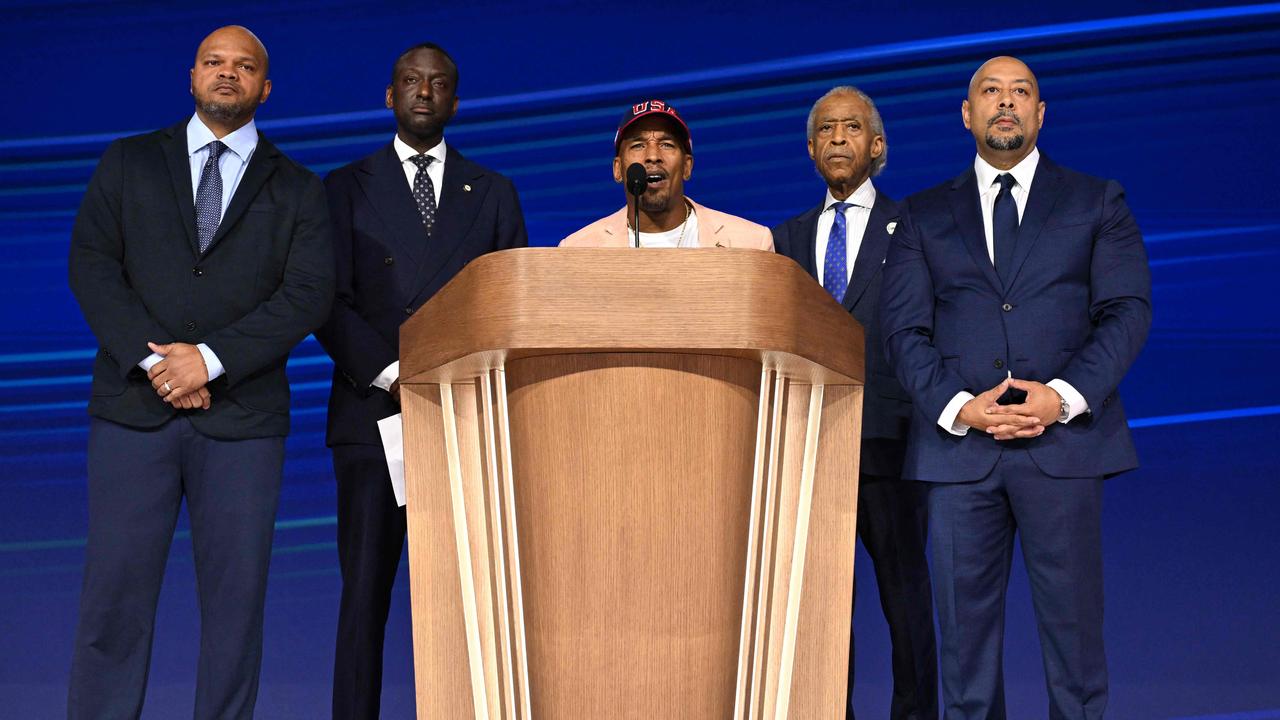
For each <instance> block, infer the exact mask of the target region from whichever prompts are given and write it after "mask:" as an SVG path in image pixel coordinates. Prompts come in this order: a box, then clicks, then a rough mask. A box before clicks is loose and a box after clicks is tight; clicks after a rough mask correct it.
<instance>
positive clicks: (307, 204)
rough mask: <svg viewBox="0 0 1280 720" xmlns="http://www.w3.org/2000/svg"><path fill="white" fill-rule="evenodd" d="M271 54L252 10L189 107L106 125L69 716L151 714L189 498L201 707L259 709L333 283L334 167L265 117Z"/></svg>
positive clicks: (231, 32)
mask: <svg viewBox="0 0 1280 720" xmlns="http://www.w3.org/2000/svg"><path fill="white" fill-rule="evenodd" d="M267 63H268V60H267V51H266V49H265V48H264V47H263V46H262V43H261V42H259V41H258V38H257V37H255V36H254V35H253V33H251V32H249V31H248V30H246V29H245V28H242V27H225V28H221V29H219V30H217V31H215V32H214V33H212V34H211V35H209V36H208V37H207V38H205V39H204V41H203V42H202V43H200V47H199V49H198V50H197V51H196V58H195V64H194V66H193V67H192V68H191V94H192V96H193V97H194V98H195V113H194V114H193V115H192V116H191V118H190V119H187V120H183V121H182V122H179V123H178V124H176V125H174V126H172V127H169V128H166V129H164V130H159V131H156V132H153V133H149V134H146V135H139V136H136V137H129V138H123V139H120V140H117V141H115V142H113V143H112V144H111V145H110V147H108V148H107V151H106V153H105V154H104V155H103V157H102V160H101V161H100V162H99V164H98V168H97V170H96V171H95V173H94V175H93V179H92V180H91V181H90V183H89V188H88V191H87V192H86V193H85V196H84V200H83V202H82V204H81V206H80V212H79V215H77V217H76V223H75V227H74V229H73V231H72V237H71V255H70V260H69V264H70V282H71V290H72V292H73V293H74V294H75V296H76V299H77V300H78V301H79V303H80V308H81V311H82V312H83V313H84V317H85V320H86V321H87V322H88V324H89V328H90V330H92V331H93V334H94V336H95V337H96V338H97V340H98V354H97V358H96V359H95V360H94V367H93V390H92V397H91V398H90V400H89V415H90V416H91V418H90V421H89V447H88V460H89V462H88V485H89V530H88V543H87V547H86V551H85V569H84V586H83V591H82V594H81V599H80V622H79V626H78V628H77V631H76V641H75V649H74V658H73V660H72V665H71V680H70V689H69V695H68V709H67V715H68V717H69V718H73V719H74V718H136V717H138V715H139V714H140V713H141V712H142V705H143V699H144V692H145V688H146V682H147V669H148V665H149V663H150V655H151V644H152V642H151V641H152V629H153V624H154V620H155V612H156V601H157V599H158V597H159V593H160V585H161V578H162V575H163V573H164V567H165V561H166V558H167V556H168V551H169V544H170V542H171V540H172V538H173V529H174V525H175V524H176V522H177V519H178V510H179V508H180V506H181V504H182V501H183V499H184V498H185V499H186V502H187V508H188V512H189V515H190V518H191V541H192V545H193V549H194V553H195V569H196V575H197V577H198V578H199V583H198V592H199V606H200V619H201V627H200V659H199V671H198V676H197V679H196V693H195V713H194V716H195V717H196V718H246V719H248V718H251V717H253V708H254V703H255V700H256V698H257V693H258V670H259V666H260V664H261V658H262V615H263V604H264V600H265V597H266V583H267V564H268V560H269V558H270V555H271V536H272V528H273V523H274V521H275V514H276V503H277V500H278V498H279V494H280V480H281V472H282V468H283V463H284V439H285V435H287V434H288V432H289V384H288V379H287V378H286V377H285V362H286V360H288V357H289V351H290V350H291V349H292V348H293V347H294V346H295V345H297V344H298V342H299V341H300V340H302V339H303V338H304V337H306V336H307V334H308V333H310V332H311V330H312V329H314V328H316V327H318V326H319V325H320V324H321V323H322V322H324V320H325V318H326V317H327V315H328V310H329V306H330V303H331V301H332V296H333V286H334V278H333V275H334V269H333V255H332V249H331V247H330V230H329V216H328V209H327V206H326V202H325V194H324V187H323V185H321V183H320V180H319V178H317V177H316V176H315V175H313V174H312V173H310V172H309V171H307V170H306V169H305V168H303V167H302V166H300V165H298V164H296V163H294V162H293V161H291V160H289V159H288V158H287V157H285V156H284V155H283V154H281V153H280V151H279V150H277V149H276V148H275V147H274V146H273V145H272V144H271V143H269V142H267V140H266V139H265V138H263V137H262V136H261V135H259V134H258V131H257V129H256V128H255V127H254V122H253V117H254V113H255V112H256V111H257V109H258V106H259V105H260V104H262V103H263V102H265V101H266V100H267V97H268V96H269V95H270V94H271V81H270V80H269V79H268V75H267V69H268V66H267ZM171 632H181V633H183V634H184V635H186V634H189V633H190V629H185V628H184V629H179V628H173V629H171Z"/></svg>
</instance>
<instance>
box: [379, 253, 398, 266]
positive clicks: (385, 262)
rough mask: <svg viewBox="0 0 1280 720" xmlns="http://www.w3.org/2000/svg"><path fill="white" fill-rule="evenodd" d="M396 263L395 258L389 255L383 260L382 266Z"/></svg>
mask: <svg viewBox="0 0 1280 720" xmlns="http://www.w3.org/2000/svg"><path fill="white" fill-rule="evenodd" d="M395 261H396V259H395V258H393V257H391V256H390V255H388V256H386V257H384V258H382V264H383V265H390V264H392V263H394V262H395Z"/></svg>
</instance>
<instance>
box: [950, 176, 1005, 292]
mask: <svg viewBox="0 0 1280 720" xmlns="http://www.w3.org/2000/svg"><path fill="white" fill-rule="evenodd" d="M949 197H950V201H951V214H952V215H953V216H954V217H955V219H956V226H957V227H958V228H959V229H960V237H961V239H962V241H963V242H964V244H965V247H966V248H968V249H969V255H970V256H972V258H973V262H974V263H976V264H977V266H978V269H979V270H981V272H982V274H983V276H985V277H986V278H987V282H989V283H991V287H993V288H995V289H996V290H997V291H1001V290H1003V289H1004V283H1002V282H1000V276H999V275H996V266H995V265H992V264H991V256H990V255H988V254H987V233H986V230H985V229H984V228H983V225H982V210H981V207H980V206H979V204H978V203H979V200H978V180H977V176H976V175H975V174H974V172H973V168H972V167H970V168H969V170H968V171H966V172H965V173H964V174H963V175H961V176H960V177H958V178H956V179H955V180H953V181H952V182H951V193H950V196H949Z"/></svg>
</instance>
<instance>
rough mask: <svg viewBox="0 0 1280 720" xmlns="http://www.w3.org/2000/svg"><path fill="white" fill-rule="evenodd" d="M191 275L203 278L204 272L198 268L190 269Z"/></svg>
mask: <svg viewBox="0 0 1280 720" xmlns="http://www.w3.org/2000/svg"><path fill="white" fill-rule="evenodd" d="M191 274H192V275H195V276H196V277H204V271H203V270H201V269H200V268H198V267H193V268H191Z"/></svg>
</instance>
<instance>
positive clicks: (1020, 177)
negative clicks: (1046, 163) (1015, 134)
mask: <svg viewBox="0 0 1280 720" xmlns="http://www.w3.org/2000/svg"><path fill="white" fill-rule="evenodd" d="M1039 164H1040V148H1038V147H1035V148H1031V152H1029V153H1027V156H1026V157H1024V158H1022V161H1021V162H1019V163H1018V164H1017V165H1014V166H1013V168H1012V169H1010V170H1000V169H998V168H996V167H995V166H994V165H992V164H991V163H989V162H987V161H986V160H983V159H982V156H981V155H978V156H977V157H975V158H974V159H973V172H974V174H976V175H977V176H978V178H977V179H978V193H979V194H982V193H985V192H987V191H988V190H990V189H991V185H992V184H993V183H995V181H996V177H998V176H999V175H1001V174H1002V173H1005V172H1008V173H1009V174H1010V175H1013V179H1014V180H1017V181H1018V186H1019V187H1021V188H1022V189H1023V190H1029V189H1031V180H1032V179H1033V178H1035V176H1036V167H1037V166H1038V165H1039Z"/></svg>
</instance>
